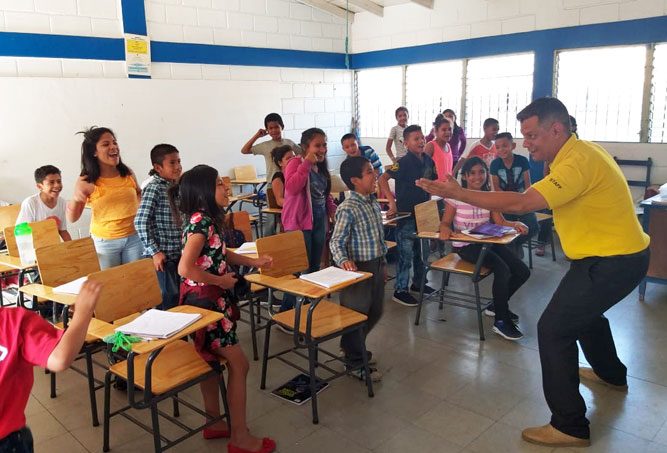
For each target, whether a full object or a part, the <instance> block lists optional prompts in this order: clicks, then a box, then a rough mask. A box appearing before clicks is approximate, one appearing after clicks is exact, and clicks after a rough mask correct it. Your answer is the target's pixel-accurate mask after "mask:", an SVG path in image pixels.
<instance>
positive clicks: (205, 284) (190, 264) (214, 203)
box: [169, 165, 276, 453]
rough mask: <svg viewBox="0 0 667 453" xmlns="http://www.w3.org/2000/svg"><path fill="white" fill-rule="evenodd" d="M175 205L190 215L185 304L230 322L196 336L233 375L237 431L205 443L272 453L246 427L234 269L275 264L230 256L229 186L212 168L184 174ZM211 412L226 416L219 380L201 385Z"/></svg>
mask: <svg viewBox="0 0 667 453" xmlns="http://www.w3.org/2000/svg"><path fill="white" fill-rule="evenodd" d="M169 196H170V200H171V203H172V206H174V207H176V205H178V208H177V209H178V211H180V213H181V214H182V215H183V216H184V219H185V222H184V227H183V239H182V241H183V254H182V257H181V261H180V263H179V264H178V273H179V274H180V275H181V277H183V280H182V282H181V300H180V304H188V305H194V306H197V307H201V308H205V309H207V310H213V311H218V312H221V313H223V314H224V315H225V317H224V318H223V319H222V320H220V321H218V322H216V323H215V324H211V325H210V326H208V327H207V328H206V329H203V330H200V331H198V332H197V333H196V334H195V347H196V349H197V351H198V352H199V354H200V355H201V356H202V358H203V359H204V360H206V361H207V362H214V363H217V362H218V361H219V359H220V358H225V359H226V360H227V367H228V370H229V385H228V387H227V396H228V398H229V411H230V418H231V423H232V426H231V429H230V427H228V426H226V425H225V423H223V422H220V423H218V424H217V425H214V426H212V427H210V428H206V429H204V431H203V435H204V438H205V439H215V438H231V440H230V443H229V444H227V451H228V452H229V453H249V452H259V453H270V452H272V451H274V450H275V448H276V443H275V441H273V440H272V439H269V438H268V437H265V438H264V439H260V438H257V437H254V436H252V435H251V434H250V431H249V430H248V425H247V423H246V420H247V419H246V377H247V375H248V368H249V365H248V359H247V358H246V356H245V353H244V352H243V349H241V346H240V345H239V344H238V342H239V339H238V336H237V335H236V320H237V319H238V317H239V312H238V306H235V305H234V304H233V302H232V300H231V297H230V295H231V294H230V291H231V290H233V288H234V285H235V284H236V281H237V279H236V276H235V274H234V273H233V272H230V270H229V266H230V265H240V266H248V267H257V268H258V267H262V266H270V265H271V262H272V259H271V258H270V257H268V256H262V257H259V258H257V259H252V258H249V257H247V256H243V255H237V254H235V253H233V252H231V251H228V250H227V249H226V246H225V242H224V240H223V235H222V223H223V220H224V219H223V217H224V214H223V211H222V208H224V207H225V206H226V205H227V203H228V201H229V199H228V187H227V186H226V185H225V182H224V181H223V179H222V178H220V177H219V176H218V171H217V170H216V169H214V168H212V167H209V166H208V165H197V166H195V167H194V168H192V169H191V170H188V171H186V172H185V173H183V176H182V177H181V180H180V184H179V185H178V186H174V187H173V188H171V189H170V190H169ZM200 386H201V392H202V397H203V400H204V406H205V410H206V412H207V413H208V414H210V415H212V416H214V417H219V416H220V401H219V387H218V382H217V380H216V379H215V378H211V379H209V380H207V381H205V382H202V383H201V384H200Z"/></svg>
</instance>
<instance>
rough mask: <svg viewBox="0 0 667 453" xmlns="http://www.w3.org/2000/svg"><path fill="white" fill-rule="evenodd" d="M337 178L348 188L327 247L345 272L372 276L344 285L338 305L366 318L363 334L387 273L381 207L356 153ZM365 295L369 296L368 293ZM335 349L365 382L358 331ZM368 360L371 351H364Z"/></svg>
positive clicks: (370, 173) (377, 311) (376, 375)
mask: <svg viewBox="0 0 667 453" xmlns="http://www.w3.org/2000/svg"><path fill="white" fill-rule="evenodd" d="M340 176H341V178H342V179H343V181H344V182H345V184H346V185H347V187H349V188H350V190H351V191H352V192H351V193H350V197H349V198H347V199H345V201H343V202H342V203H341V204H340V206H338V209H337V210H336V225H335V227H334V230H333V234H332V236H331V242H330V244H329V247H330V249H331V255H332V257H333V260H334V262H335V263H336V265H337V266H339V267H341V268H343V269H345V270H348V271H356V270H359V271H365V272H370V273H372V274H373V277H372V278H370V279H368V280H365V281H363V282H361V283H357V284H356V285H352V286H350V287H348V288H345V289H344V290H343V291H342V292H341V294H340V304H341V305H342V306H344V307H347V308H351V309H352V310H355V311H358V312H360V313H363V314H365V315H367V316H368V321H367V324H366V329H365V330H364V341H365V337H366V335H368V333H369V332H370V331H371V329H373V327H374V326H375V324H377V322H378V320H379V319H380V316H382V305H383V300H384V282H385V276H386V269H385V266H386V263H385V254H386V253H387V246H386V245H385V243H384V232H383V227H382V214H381V213H380V205H379V204H378V202H377V199H376V198H375V196H374V195H373V194H374V193H375V192H376V190H377V178H376V176H375V172H374V170H373V167H372V166H371V163H370V161H369V160H368V159H366V158H365V157H361V156H354V157H348V158H347V159H345V160H344V161H343V163H342V164H341V166H340ZM369 296H370V297H369ZM340 347H341V349H342V350H343V352H344V353H345V362H346V368H347V369H349V370H353V369H355V368H356V370H355V371H353V375H354V376H356V377H358V378H359V379H362V380H365V378H366V377H365V375H364V370H363V368H361V369H358V368H359V365H360V364H361V363H362V362H363V356H362V344H361V339H360V338H359V335H358V333H357V332H352V333H348V334H345V335H343V336H342V337H341V341H340ZM368 362H369V364H371V363H374V362H373V361H372V353H371V352H370V351H368ZM371 379H372V380H373V381H374V382H377V381H379V380H380V379H382V375H381V374H380V372H379V371H377V369H375V368H371Z"/></svg>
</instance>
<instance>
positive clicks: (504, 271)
mask: <svg viewBox="0 0 667 453" xmlns="http://www.w3.org/2000/svg"><path fill="white" fill-rule="evenodd" d="M461 171H462V175H463V176H462V177H463V179H462V181H463V187H465V188H468V189H471V190H483V191H489V190H490V188H489V169H488V167H487V166H486V163H485V162H484V161H483V160H482V159H480V158H479V157H476V156H475V157H471V158H469V159H466V161H465V163H464V164H463V168H462V170H461ZM490 220H493V223H496V224H498V225H505V226H510V227H512V228H514V229H515V230H517V231H518V232H519V233H521V234H527V233H528V227H527V226H526V225H524V224H523V223H521V222H509V221H507V220H505V218H504V217H503V215H502V214H501V213H499V212H495V211H494V212H491V211H488V210H486V209H482V208H478V207H476V206H472V205H470V204H468V203H464V202H462V201H457V200H454V199H451V198H446V199H445V214H444V215H443V216H442V220H441V222H440V239H442V240H447V239H449V238H450V236H451V235H452V228H451V225H452V223H453V224H454V229H455V230H456V231H461V230H467V229H472V228H475V227H476V226H479V225H482V224H484V223H487V222H489V221H490ZM452 246H453V250H454V251H455V252H456V253H458V255H459V256H460V257H461V258H463V259H464V260H466V261H469V262H471V263H476V262H477V259H478V258H479V255H480V253H481V251H482V244H479V243H477V244H476V243H472V244H471V243H468V242H456V241H455V242H453V243H452ZM483 265H484V266H486V267H488V268H489V269H492V270H493V288H492V291H491V292H492V294H493V304H492V305H489V307H488V308H487V312H488V313H490V314H491V315H492V316H493V315H495V318H496V320H495V322H494V323H493V331H494V332H495V333H497V334H498V335H500V336H501V337H503V338H505V339H507V340H519V339H521V338H523V334H522V333H521V331H520V330H519V329H517V327H516V325H515V323H518V322H519V316H518V315H516V314H515V313H512V312H511V311H510V309H509V305H508V303H509V299H510V297H512V295H513V294H514V293H515V292H516V291H517V290H518V289H519V288H520V287H521V285H523V284H524V283H525V282H526V281H527V280H528V277H530V270H529V269H528V266H526V265H525V264H524V262H523V261H521V260H520V259H519V258H518V257H517V256H516V255H515V254H514V253H513V252H512V251H511V250H510V249H509V248H508V247H507V246H506V245H499V244H493V245H492V246H491V248H490V249H489V250H488V251H487V252H486V256H485V257H484V263H483Z"/></svg>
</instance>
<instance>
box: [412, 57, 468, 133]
mask: <svg viewBox="0 0 667 453" xmlns="http://www.w3.org/2000/svg"><path fill="white" fill-rule="evenodd" d="M462 77H463V61H462V60H456V61H443V62H438V63H426V64H414V65H410V66H408V69H407V74H406V88H405V89H406V102H407V107H408V110H410V121H409V123H410V124H419V125H420V126H422V128H424V135H427V134H428V132H429V131H430V130H431V127H432V124H433V120H434V119H435V117H436V116H437V115H438V113H442V111H443V110H445V109H448V108H449V109H452V110H454V112H456V113H457V115H458V113H459V109H460V108H461V88H462V85H463V84H462V83H461V78H462Z"/></svg>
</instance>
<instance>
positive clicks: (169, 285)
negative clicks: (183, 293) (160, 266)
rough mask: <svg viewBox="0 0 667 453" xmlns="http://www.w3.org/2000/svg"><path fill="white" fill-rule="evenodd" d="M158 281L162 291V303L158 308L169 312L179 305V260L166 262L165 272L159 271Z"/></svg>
mask: <svg viewBox="0 0 667 453" xmlns="http://www.w3.org/2000/svg"><path fill="white" fill-rule="evenodd" d="M157 281H158V283H159V284H160V291H162V303H161V304H160V305H158V306H157V307H156V308H158V309H160V310H169V309H170V308H174V307H175V306H177V305H178V300H179V297H180V286H181V277H180V276H179V275H178V259H171V260H167V261H165V262H164V271H157Z"/></svg>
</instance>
